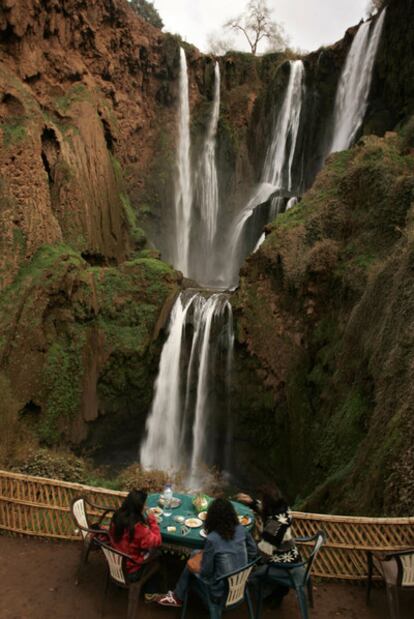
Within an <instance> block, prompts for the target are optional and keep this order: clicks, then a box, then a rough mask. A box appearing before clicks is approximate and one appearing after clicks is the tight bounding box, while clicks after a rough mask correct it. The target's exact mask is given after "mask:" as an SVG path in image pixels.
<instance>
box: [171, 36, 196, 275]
mask: <svg viewBox="0 0 414 619" xmlns="http://www.w3.org/2000/svg"><path fill="white" fill-rule="evenodd" d="M179 90H180V103H179V108H178V142H177V178H176V187H175V239H176V245H175V256H174V266H175V267H176V268H177V269H180V270H181V271H182V272H183V273H185V274H188V256H189V246H190V235H191V207H192V203H193V188H192V179H191V158H190V148H191V142H190V103H189V96H188V71H187V59H186V55H185V52H184V50H183V48H180V80H179Z"/></svg>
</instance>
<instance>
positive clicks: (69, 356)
mask: <svg viewBox="0 0 414 619" xmlns="http://www.w3.org/2000/svg"><path fill="white" fill-rule="evenodd" d="M84 341H85V340H84V334H80V337H78V338H74V339H73V340H72V341H70V342H66V343H65V344H63V343H61V342H54V343H53V344H52V346H51V347H50V348H49V350H48V353H47V359H46V363H45V366H44V368H43V376H42V378H43V384H44V386H45V389H46V399H47V406H46V410H45V411H44V413H43V414H42V418H41V420H40V423H39V427H38V432H39V437H40V439H41V440H43V441H44V442H45V443H46V444H49V445H52V444H53V443H56V442H57V441H58V440H59V439H60V436H61V432H62V429H63V428H64V427H65V425H66V423H67V422H70V421H71V420H73V419H74V417H75V416H76V414H79V409H80V400H81V395H82V379H83V363H82V349H83V345H84Z"/></svg>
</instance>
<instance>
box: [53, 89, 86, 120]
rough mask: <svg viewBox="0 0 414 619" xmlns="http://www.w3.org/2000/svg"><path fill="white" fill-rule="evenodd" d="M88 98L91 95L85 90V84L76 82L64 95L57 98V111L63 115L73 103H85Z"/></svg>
mask: <svg viewBox="0 0 414 619" xmlns="http://www.w3.org/2000/svg"><path fill="white" fill-rule="evenodd" d="M90 98H91V93H90V91H89V90H88V89H87V88H86V86H85V84H82V83H81V82H78V83H75V84H73V86H71V87H70V88H69V90H68V91H67V93H66V94H65V95H63V96H61V97H57V98H56V100H55V104H56V107H57V108H58V110H60V111H61V112H63V113H65V112H67V111H68V110H69V108H70V107H71V106H72V105H73V104H74V103H78V102H79V101H87V100H89V99H90Z"/></svg>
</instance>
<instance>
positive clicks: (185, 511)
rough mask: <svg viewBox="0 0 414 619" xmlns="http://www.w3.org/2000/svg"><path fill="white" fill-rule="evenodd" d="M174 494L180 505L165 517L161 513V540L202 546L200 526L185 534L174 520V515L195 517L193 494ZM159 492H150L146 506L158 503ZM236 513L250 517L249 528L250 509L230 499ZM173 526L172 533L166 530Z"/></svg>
mask: <svg viewBox="0 0 414 619" xmlns="http://www.w3.org/2000/svg"><path fill="white" fill-rule="evenodd" d="M174 496H175V497H178V498H179V499H181V505H180V506H179V507H176V508H175V509H172V510H171V512H172V513H171V516H169V517H165V516H164V514H163V515H162V522H161V523H160V529H161V535H162V540H163V542H164V543H165V544H168V545H176V546H177V547H180V546H181V547H188V548H203V546H204V543H205V539H204V538H203V537H201V535H200V530H201V529H202V527H200V528H198V529H190V531H189V533H188V534H187V535H182V534H181V524H179V523H177V522H175V521H174V516H184V518H194V517H197V512H196V510H195V508H194V506H193V504H192V500H193V498H194V496H191V495H188V494H180V493H178V492H174ZM159 497H160V495H159V494H150V495H149V496H148V499H147V505H148V507H155V506H156V505H158V499H159ZM232 503H233V505H234V507H235V509H236V512H237V514H239V515H241V516H244V515H248V516H250V517H251V519H252V524H250V525H248V526H247V527H246V529H248V530H250V529H251V528H252V526H253V520H254V514H253V512H252V510H251V509H249V508H248V507H246V506H245V505H242V504H241V503H237V502H236V501H232ZM169 526H175V527H176V531H175V532H174V533H169V532H167V527H169Z"/></svg>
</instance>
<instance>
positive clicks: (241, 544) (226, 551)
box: [199, 524, 257, 597]
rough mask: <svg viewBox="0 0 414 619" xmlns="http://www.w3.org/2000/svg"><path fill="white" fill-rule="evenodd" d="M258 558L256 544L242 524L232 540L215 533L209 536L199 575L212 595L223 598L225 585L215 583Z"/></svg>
mask: <svg viewBox="0 0 414 619" xmlns="http://www.w3.org/2000/svg"><path fill="white" fill-rule="evenodd" d="M256 556H257V547H256V544H255V542H254V540H253V538H252V536H251V535H250V533H249V532H248V531H246V529H245V528H244V527H243V526H242V525H241V524H239V525H238V526H237V527H236V530H235V533H234V537H233V539H232V540H225V539H223V538H222V537H220V535H219V534H218V533H216V532H215V531H213V532H212V533H209V534H208V535H207V539H206V544H205V546H204V552H203V559H202V562H201V571H200V574H199V575H200V577H201V578H202V580H204V581H205V582H206V583H207V584H208V585H209V589H210V592H211V594H212V595H213V596H214V597H221V595H222V594H223V593H224V590H225V584H224V583H223V582H221V583H218V584H213V583H214V581H216V580H217V579H218V578H220V576H224V574H228V573H229V572H233V571H235V570H238V569H239V568H241V567H243V566H244V565H246V564H247V563H250V561H253V559H255V558H256Z"/></svg>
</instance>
